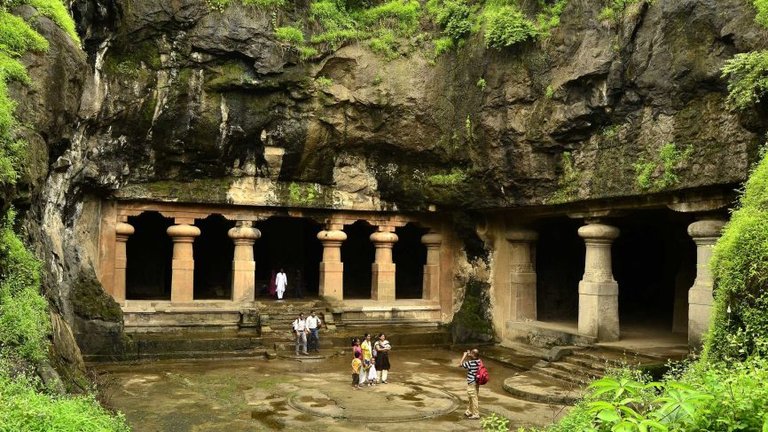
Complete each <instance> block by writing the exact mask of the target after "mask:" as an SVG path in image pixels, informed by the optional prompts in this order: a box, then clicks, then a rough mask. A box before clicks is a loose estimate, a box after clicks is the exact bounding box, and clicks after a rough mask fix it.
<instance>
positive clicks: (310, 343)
mask: <svg viewBox="0 0 768 432" xmlns="http://www.w3.org/2000/svg"><path fill="white" fill-rule="evenodd" d="M322 325H323V321H322V320H321V319H320V317H319V316H317V313H316V312H315V311H314V310H313V311H312V312H310V314H309V316H308V317H306V318H304V313H303V312H302V313H299V316H298V317H297V318H296V319H295V320H294V321H293V324H291V328H292V329H293V334H294V336H296V356H297V357H298V356H299V353H301V354H302V355H309V352H308V351H314V352H317V353H319V352H320V327H321V326H322Z"/></svg>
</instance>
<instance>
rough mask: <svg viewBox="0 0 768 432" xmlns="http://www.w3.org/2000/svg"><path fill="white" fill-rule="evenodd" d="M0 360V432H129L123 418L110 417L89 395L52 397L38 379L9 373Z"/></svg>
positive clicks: (119, 415) (6, 366)
mask: <svg viewBox="0 0 768 432" xmlns="http://www.w3.org/2000/svg"><path fill="white" fill-rule="evenodd" d="M4 363H5V362H0V432H16V431H57V432H128V431H129V430H130V429H129V428H128V426H127V425H126V423H125V418H124V417H123V416H122V415H121V414H118V415H116V416H112V415H111V414H110V413H109V412H107V411H106V410H104V408H102V407H101V406H99V403H98V402H97V401H96V400H95V399H94V398H93V397H90V396H87V397H83V396H79V397H69V396H51V395H48V394H45V393H43V392H40V391H38V390H37V389H39V388H40V387H41V385H40V383H39V381H38V380H36V379H34V378H31V377H29V376H26V375H23V374H22V375H16V376H11V375H10V373H9V372H8V371H9V369H10V367H9V366H8V365H7V364H4Z"/></svg>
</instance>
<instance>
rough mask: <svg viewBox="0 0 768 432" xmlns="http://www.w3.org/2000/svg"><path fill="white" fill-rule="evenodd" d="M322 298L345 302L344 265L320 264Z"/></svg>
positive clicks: (335, 263) (336, 263) (338, 263)
mask: <svg viewBox="0 0 768 432" xmlns="http://www.w3.org/2000/svg"><path fill="white" fill-rule="evenodd" d="M320 297H322V298H324V299H326V300H332V301H342V300H344V263H341V262H321V263H320Z"/></svg>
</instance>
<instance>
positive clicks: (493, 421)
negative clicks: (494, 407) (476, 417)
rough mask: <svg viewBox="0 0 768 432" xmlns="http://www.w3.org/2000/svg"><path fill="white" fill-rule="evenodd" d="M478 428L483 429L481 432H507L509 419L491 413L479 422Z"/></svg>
mask: <svg viewBox="0 0 768 432" xmlns="http://www.w3.org/2000/svg"><path fill="white" fill-rule="evenodd" d="M480 426H482V427H483V432H507V431H509V419H507V418H504V417H502V416H500V415H498V414H496V413H491V415H489V416H486V417H483V418H482V419H481V420H480Z"/></svg>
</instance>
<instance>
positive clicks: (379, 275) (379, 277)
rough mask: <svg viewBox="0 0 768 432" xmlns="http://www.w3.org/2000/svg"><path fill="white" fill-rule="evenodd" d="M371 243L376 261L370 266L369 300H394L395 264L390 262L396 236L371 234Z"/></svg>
mask: <svg viewBox="0 0 768 432" xmlns="http://www.w3.org/2000/svg"><path fill="white" fill-rule="evenodd" d="M370 238H371V241H372V242H373V246H374V247H375V248H376V259H375V262H374V263H373V264H372V265H371V270H372V273H373V277H372V278H371V279H372V280H371V298H372V299H373V300H380V301H394V300H395V264H394V263H393V262H392V246H394V244H395V242H397V234H395V233H392V232H387V231H379V232H375V233H373V234H371V237H370Z"/></svg>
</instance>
